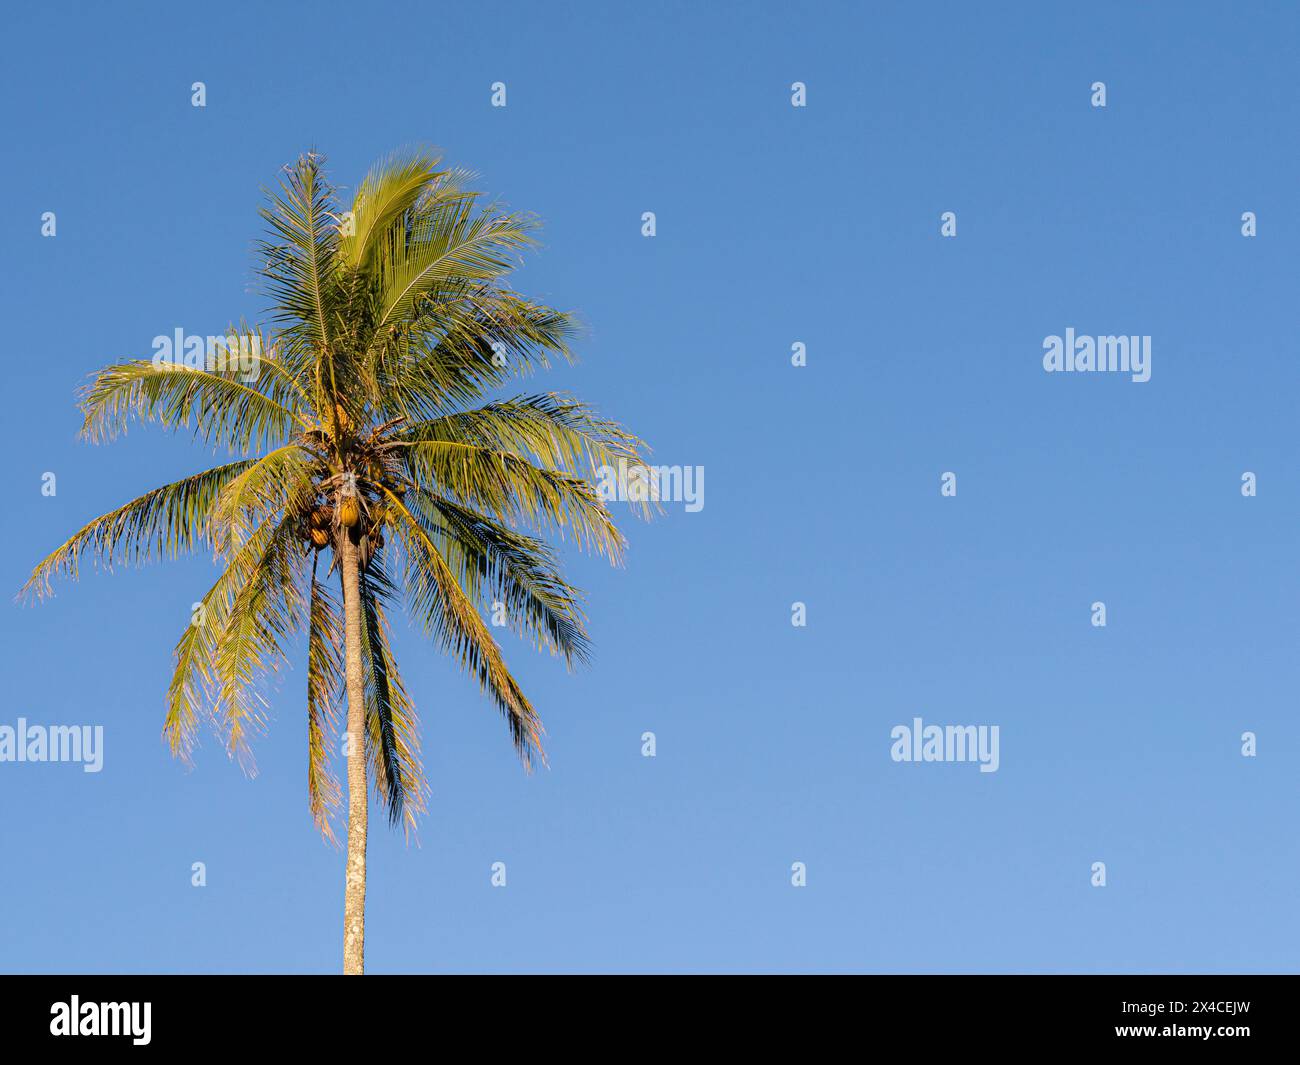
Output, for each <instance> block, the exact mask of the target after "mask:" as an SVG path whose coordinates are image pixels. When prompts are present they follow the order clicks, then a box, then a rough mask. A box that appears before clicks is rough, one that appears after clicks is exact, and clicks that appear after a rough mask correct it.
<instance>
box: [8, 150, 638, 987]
mask: <svg viewBox="0 0 1300 1065" xmlns="http://www.w3.org/2000/svg"><path fill="white" fill-rule="evenodd" d="M465 184H466V177H465V175H463V174H461V173H458V172H455V171H451V170H447V169H440V168H439V162H438V160H437V159H436V158H435V157H433V156H431V155H428V154H425V153H414V154H409V155H403V156H399V157H394V158H391V159H388V160H385V161H384V162H382V163H381V164H379V165H378V166H376V167H375V168H374V169H373V170H372V171H371V173H370V174H369V175H368V176H367V178H366V179H365V181H364V182H363V183H362V184H361V186H360V188H359V189H358V191H357V193H356V196H355V198H354V200H353V202H352V204H351V207H350V209H349V210H348V211H343V210H342V209H341V204H340V202H339V200H338V197H337V194H336V191H335V189H334V188H333V187H331V185H330V184H329V182H328V180H327V179H326V176H325V174H324V172H323V169H322V162H321V159H320V158H319V157H318V156H316V155H306V156H304V157H302V158H300V159H299V160H298V161H297V162H296V163H295V164H293V165H291V166H289V167H287V168H286V171H285V174H284V177H283V179H282V181H281V183H280V186H279V188H278V189H275V190H273V191H271V192H268V194H267V198H268V203H267V206H266V207H265V208H264V209H263V211H262V214H263V217H264V218H265V220H266V222H267V224H268V227H269V235H268V239H267V240H266V241H264V242H263V243H262V244H261V245H260V252H259V272H260V275H261V277H262V278H263V279H264V281H265V283H266V285H265V287H266V288H267V290H268V292H269V295H270V296H271V298H272V307H271V308H270V312H269V317H268V319H267V324H266V325H265V327H252V326H249V325H246V324H245V325H241V326H239V327H237V328H236V329H233V330H232V334H234V335H235V336H237V337H238V338H239V339H240V341H241V343H242V344H243V346H242V347H241V357H240V359H239V360H238V364H237V365H236V364H235V360H233V359H232V360H231V361H230V363H229V364H226V365H215V366H214V365H211V362H212V360H208V364H205V365H201V366H193V365H184V364H180V363H171V364H168V363H166V362H162V363H160V362H158V361H157V360H150V359H140V360H134V361H128V362H121V363H118V364H116V365H112V366H109V367H107V368H106V369H104V370H102V371H100V372H99V373H98V374H97V375H96V376H95V378H94V379H93V381H92V383H91V384H90V385H89V386H88V388H87V389H86V392H85V394H84V396H83V403H82V408H83V411H84V413H85V424H84V429H83V433H84V435H85V436H87V437H88V438H89V439H91V440H92V441H101V440H106V439H110V438H112V437H114V436H115V435H117V434H118V433H120V432H121V431H122V430H123V429H124V428H125V426H126V424H127V422H128V421H129V420H130V418H131V417H133V416H134V417H139V418H143V419H147V420H153V421H157V422H159V423H161V424H162V425H163V426H165V427H168V428H176V429H181V428H192V429H193V431H194V433H195V434H196V436H197V437H198V438H199V439H200V440H202V441H204V442H206V443H209V444H212V445H214V446H218V447H220V446H224V447H225V448H227V449H228V450H229V451H230V452H232V454H233V455H235V456H238V457H237V458H235V459H234V461H230V462H227V463H225V464H224V465H220V466H217V467H215V468H214V469H210V470H206V471H204V472H202V473H196V474H194V475H193V476H190V477H186V478H184V479H183V480H180V481H177V482H176V483H174V484H169V485H165V486H163V487H161V488H156V489H154V490H153V491H151V492H146V493H145V494H144V495H142V496H140V497H139V498H138V499H134V500H132V501H131V502H129V503H126V504H125V505H123V506H121V507H119V508H118V509H116V510H114V511H112V512H110V513H108V514H105V515H104V516H102V517H100V518H97V519H96V520H94V521H92V522H90V523H89V524H88V525H86V526H85V527H84V528H82V529H81V530H79V531H78V532H77V533H75V534H74V535H73V536H72V537H71V538H70V539H69V540H68V541H67V542H66V543H65V544H63V545H62V546H61V547H59V548H58V550H56V551H54V552H53V553H52V554H51V555H50V556H49V557H47V558H46V559H45V560H44V561H42V562H41V563H40V564H39V565H38V566H37V567H36V569H35V571H34V572H33V573H32V576H31V578H30V580H29V581H28V583H27V585H26V587H25V588H24V592H25V593H29V594H33V595H36V596H42V595H45V594H47V593H48V592H49V590H50V584H49V582H50V578H51V577H52V576H54V575H56V574H64V575H68V576H71V577H74V578H75V577H76V576H77V573H78V568H79V566H80V564H81V562H82V560H83V558H85V557H88V556H90V557H94V558H95V559H97V560H99V561H101V562H105V563H107V564H109V565H111V564H112V563H113V562H115V561H130V562H142V561H145V560H148V559H150V558H153V557H156V556H174V555H175V554H177V553H179V552H182V551H186V550H190V549H195V548H200V547H203V548H210V549H211V550H212V551H213V552H214V554H215V556H216V558H217V560H218V561H219V562H220V563H221V564H222V572H221V575H220V577H219V578H218V579H217V581H216V583H215V584H214V585H213V586H212V588H211V589H210V590H209V591H208V592H207V593H206V594H205V595H204V596H203V599H202V603H201V607H200V608H199V609H198V610H197V611H196V614H195V619H194V624H192V625H191V626H190V627H188V628H187V629H186V631H185V633H184V635H183V636H182V637H181V639H180V642H179V643H178V644H177V646H176V668H175V673H174V676H173V677H172V680H171V684H170V686H169V687H168V690H167V711H166V719H165V724H164V730H163V731H164V736H165V738H166V740H167V742H168V744H169V745H170V748H171V750H172V752H173V753H174V754H177V755H179V756H181V757H184V758H186V759H188V758H189V757H190V754H191V751H192V748H193V745H194V742H195V738H196V731H197V726H198V722H199V720H200V719H201V718H210V719H211V720H212V721H213V723H214V724H215V725H216V727H217V729H218V730H219V733H220V734H221V735H222V737H223V739H224V742H225V744H226V746H227V749H228V751H229V752H230V754H231V755H232V756H235V757H238V758H239V759H240V761H241V764H243V765H244V766H245V768H246V769H250V770H251V765H252V764H251V758H250V755H249V751H248V741H249V738H250V733H251V732H252V731H254V730H255V729H256V728H257V727H258V726H259V725H260V724H261V723H262V721H263V719H264V712H265V709H266V702H265V696H264V695H263V694H262V693H261V690H260V685H259V680H260V679H261V677H262V676H263V675H264V674H265V673H267V672H268V671H274V670H276V669H278V667H279V666H280V664H281V663H283V662H284V661H285V660H286V657H287V655H288V654H289V653H290V651H291V649H292V647H293V646H294V645H295V641H296V638H297V637H298V636H299V635H301V634H304V633H305V635H306V657H307V731H308V795H309V804H310V808H311V812H312V814H313V816H314V817H315V819H316V821H317V823H318V825H319V826H320V828H321V830H322V831H323V832H324V833H325V834H326V835H327V836H329V837H330V838H333V830H332V828H331V824H330V814H331V811H332V810H334V809H335V808H336V807H337V804H338V801H339V795H340V793H339V785H338V782H337V778H336V777H335V776H334V774H333V772H332V770H331V759H330V751H331V750H332V748H333V738H332V737H333V734H334V732H335V731H336V730H337V725H338V722H337V714H336V709H335V708H336V707H337V706H339V705H340V703H341V700H342V698H343V697H344V696H346V697H347V699H348V715H349V727H348V735H349V737H350V738H351V739H352V740H356V739H357V735H358V734H360V736H361V737H362V739H361V740H360V741H359V742H360V743H362V744H363V746H364V766H365V770H364V775H363V776H362V777H361V780H360V787H361V798H360V802H361V804H362V805H361V809H360V813H359V817H360V820H361V833H362V834H361V837H360V847H361V850H362V864H363V865H364V820H365V809H364V806H365V802H366V798H365V794H366V777H367V776H368V778H369V780H370V781H371V783H372V785H373V787H374V789H375V793H376V795H377V797H378V799H379V800H380V801H381V802H382V803H383V804H384V806H385V807H386V809H387V812H388V815H389V818H390V820H391V821H392V822H393V823H395V824H396V823H399V822H402V821H405V822H406V823H407V824H408V825H409V824H412V823H414V820H415V818H416V815H417V814H418V813H419V812H420V811H421V810H422V809H423V807H424V803H425V793H426V788H425V784H424V779H423V775H422V771H421V768H420V763H419V751H418V740H417V732H416V720H415V713H414V708H413V706H412V702H411V699H410V697H409V695H408V693H407V689H406V687H405V685H404V684H403V682H402V679H401V675H400V673H399V671H398V666H397V662H396V660H395V659H394V656H393V651H392V644H391V642H390V630H389V621H388V615H389V613H390V611H392V610H394V609H396V608H398V607H400V606H403V605H404V606H405V608H406V609H407V610H408V611H409V612H410V613H411V615H413V617H414V618H415V619H416V620H417V621H418V622H419V623H420V625H421V626H422V628H423V629H424V630H425V631H426V632H427V633H428V634H429V635H430V636H431V637H432V638H433V639H434V640H435V641H436V642H437V643H438V644H439V645H440V646H441V647H442V648H443V649H444V650H445V651H446V652H448V653H449V654H451V655H452V656H453V657H454V658H455V659H456V660H457V661H458V662H459V663H460V664H461V665H462V666H463V668H464V669H465V670H466V671H468V672H469V673H471V674H472V675H473V676H474V677H476V678H477V680H478V682H479V684H480V685H481V686H482V688H483V689H484V690H485V691H486V692H487V693H488V695H489V696H490V698H491V700H492V701H493V702H494V703H495V705H496V706H497V707H498V708H499V709H500V710H501V712H502V713H503V715H504V717H505V719H506V721H507V723H508V725H509V730H510V735H511V739H512V740H513V743H514V746H515V748H516V750H517V751H518V752H519V755H520V756H521V757H522V759H523V760H524V762H525V764H528V762H529V760H530V759H531V758H534V757H537V756H540V755H541V734H542V726H541V722H540V720H539V718H538V715H537V713H536V711H535V710H534V708H533V706H532V704H531V703H530V702H529V700H528V699H527V697H526V696H525V695H524V693H523V692H522V691H521V690H520V687H519V685H518V684H517V683H516V681H515V679H514V678H513V677H512V676H511V673H510V671H509V670H508V669H507V667H506V663H505V661H504V659H503V657H502V652H501V649H500V647H499V646H498V644H497V643H496V641H495V640H494V639H493V637H492V635H491V633H490V631H489V628H488V626H487V625H486V624H485V621H484V618H483V616H482V613H481V608H482V606H483V604H484V603H487V602H494V603H499V604H503V605H504V608H505V614H506V618H507V619H508V621H509V624H510V626H511V628H513V629H514V630H515V631H516V632H517V633H519V634H521V635H523V636H525V637H527V638H529V639H530V640H532V641H533V642H535V644H536V645H537V646H538V647H539V648H544V649H546V650H548V651H550V652H551V653H553V654H558V655H560V656H562V657H563V658H564V660H565V661H566V663H568V664H570V665H571V664H572V663H574V662H575V661H576V660H581V659H583V658H584V657H585V656H586V653H587V635H586V631H585V625H584V619H583V615H582V612H581V609H580V599H581V596H580V593H579V592H578V591H577V590H576V589H575V588H573V587H572V586H570V585H569V584H568V583H566V581H565V580H564V578H563V576H562V575H561V573H560V571H559V568H558V565H557V559H556V556H555V554H554V552H553V551H552V550H551V548H550V547H549V546H548V545H547V544H546V543H545V542H544V541H543V540H541V539H539V538H538V536H539V535H545V534H547V533H548V532H558V533H561V534H563V533H566V532H567V533H569V534H570V535H571V536H573V537H574V538H575V539H576V541H577V543H578V544H579V545H581V546H583V547H586V548H588V549H592V550H594V551H596V552H598V553H600V554H603V555H605V556H607V557H608V558H609V559H610V560H611V561H617V560H618V559H619V558H620V556H621V553H622V550H623V546H624V541H623V538H622V536H621V534H620V533H619V531H618V529H617V527H616V526H615V524H614V522H613V520H612V518H611V515H610V514H609V512H608V510H607V509H606V507H605V505H604V503H603V502H602V500H601V499H600V498H599V495H598V493H597V492H596V490H595V489H594V488H593V486H592V484H591V483H590V480H589V479H588V476H587V475H588V474H589V473H590V471H591V469H592V468H594V467H596V466H600V465H606V464H611V463H616V462H617V461H618V460H619V459H620V458H622V459H626V460H629V461H636V460H637V457H638V454H639V451H640V448H641V445H640V442H639V441H638V440H637V439H636V438H635V437H633V436H632V435H631V434H629V433H628V432H626V431H625V430H623V429H622V428H620V427H619V426H618V425H616V424H614V423H613V422H609V421H605V420H602V419H600V418H598V417H597V416H596V415H595V414H594V413H593V412H592V410H591V409H590V408H588V407H587V406H585V405H584V404H582V403H580V402H577V401H575V400H573V399H571V398H568V397H565V396H561V395H557V394H554V393H547V394H535V395H522V396H516V397H513V398H505V399H495V400H490V399H489V393H490V392H492V391H493V390H494V389H497V388H499V386H501V385H503V384H505V383H506V382H507V381H508V380H510V379H511V378H513V377H515V376H519V375H525V374H528V373H529V372H531V371H532V370H534V369H536V368H539V367H546V366H547V365H548V362H549V359H550V358H551V357H560V358H564V359H567V358H569V357H570V352H569V347H568V343H569V340H570V339H571V337H572V334H573V332H574V321H573V319H572V318H571V316H570V315H568V314H566V313H564V312H561V311H558V310H555V309H553V308H550V307H547V306H543V305H541V304H539V303H536V302H534V301H532V300H529V299H527V298H525V297H524V296H522V295H520V294H518V293H517V292H515V291H513V290H512V289H511V288H510V287H509V286H508V285H507V283H506V278H507V275H508V274H509V272H510V271H511V269H512V268H513V266H514V265H515V263H516V261H517V259H518V256H519V254H520V253H522V252H523V251H524V250H525V249H526V248H528V247H529V246H530V245H531V244H532V243H533V232H534V230H535V224H534V223H533V222H532V221H531V220H530V219H528V218H526V217H524V216H521V215H518V214H515V213H511V212H508V211H506V210H504V209H502V208H501V207H499V206H498V205H496V204H483V203H481V201H480V200H479V198H478V196H477V194H474V193H471V192H468V191H466V187H465ZM525 530H526V531H525ZM326 551H328V552H329V558H328V560H327V559H325V558H323V557H322V556H324V555H325V553H326ZM326 561H328V569H327V568H326V566H325V562H326ZM335 569H337V570H338V571H339V585H340V592H341V595H338V596H336V595H335V594H334V592H333V590H332V589H331V586H330V581H329V579H328V578H329V577H330V575H331V573H332V572H333V571H334V570H335ZM498 609H499V608H498ZM351 762H356V759H352V760H351ZM353 768H354V767H353V765H352V764H351V763H350V764H349V770H350V774H349V783H350V791H351V792H352V802H353V808H352V818H353V820H354V821H355V820H356V819H357V817H358V811H357V809H356V806H355V803H356V801H357V800H356V794H355V783H356V782H355V781H353V780H352V779H351V771H352V770H353ZM356 768H357V769H358V770H359V769H360V766H359V765H358V766H357V767H356ZM353 828H354V829H355V825H354V826H353ZM349 842H350V851H349V854H350V856H351V844H352V842H353V841H352V840H351V839H350V841H349ZM350 860H351V859H350ZM350 875H351V874H350ZM363 897H364V889H363ZM358 950H359V947H358ZM359 964H360V963H359V955H358V960H357V965H358V968H357V970H356V971H359Z"/></svg>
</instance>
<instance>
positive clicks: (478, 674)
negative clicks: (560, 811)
mask: <svg viewBox="0 0 1300 1065" xmlns="http://www.w3.org/2000/svg"><path fill="white" fill-rule="evenodd" d="M385 494H386V496H387V499H388V506H389V507H390V508H391V510H392V513H393V516H394V517H393V525H394V530H395V532H396V534H397V536H398V537H399V539H400V541H401V544H402V547H403V550H404V553H405V556H406V557H405V562H406V567H405V577H406V581H405V584H406V596H407V605H408V608H409V609H410V610H411V611H412V612H413V613H414V614H415V615H416V617H417V618H418V620H419V621H420V622H421V623H422V624H423V626H424V628H425V631H426V632H428V633H429V634H430V635H431V636H432V637H434V639H436V640H437V641H438V642H439V643H440V644H441V645H442V646H443V648H444V649H445V650H446V651H447V652H448V653H449V654H451V655H452V656H453V657H454V658H455V659H456V660H457V661H458V662H459V664H460V665H461V667H462V668H463V669H465V670H466V671H467V672H468V673H470V674H471V675H472V676H474V677H475V678H476V679H477V680H478V682H479V686H480V687H481V688H482V689H483V690H484V691H485V692H487V693H488V694H489V695H490V696H491V698H492V700H493V701H494V702H495V703H496V705H497V707H498V709H500V710H501V712H502V714H503V716H504V717H505V719H506V723H507V725H508V726H509V729H510V738H511V740H512V741H513V742H514V745H515V750H516V752H517V753H518V754H519V757H520V759H521V760H522V761H523V763H524V765H525V766H526V767H528V766H531V762H532V757H533V755H534V754H536V755H537V756H539V757H540V758H541V759H542V761H543V762H545V754H544V752H543V751H542V731H543V730H542V722H541V719H540V718H539V717H538V716H537V712H536V711H535V710H534V709H533V706H532V704H531V703H530V702H529V701H528V699H527V697H526V696H525V695H524V693H523V691H522V690H521V689H520V687H519V684H518V683H517V682H516V681H515V678H514V677H513V676H512V675H511V673H510V670H509V669H508V668H507V667H506V663H505V659H504V658H503V657H502V654H501V648H500V647H499V646H498V645H497V642H496V640H494V639H493V638H492V634H491V633H490V632H489V631H488V628H487V625H485V624H484V622H483V618H482V617H481V616H480V614H479V612H478V609H477V608H476V607H475V605H474V603H473V602H471V601H470V599H469V597H468V596H466V594H465V592H464V590H463V589H462V588H461V587H460V585H459V584H458V583H457V582H456V577H455V574H454V573H453V572H452V570H451V567H450V566H448V565H447V561H446V559H444V558H443V557H442V555H441V553H440V552H439V551H438V548H437V545H436V544H435V543H434V541H433V538H432V537H431V536H430V534H429V532H428V530H427V529H425V528H424V527H423V526H422V525H421V524H420V523H419V521H418V520H416V518H415V516H414V515H413V514H412V513H411V512H410V510H408V509H407V507H406V505H405V504H404V503H403V502H402V501H401V499H399V498H398V497H397V496H396V495H394V494H393V493H391V492H386V493H385Z"/></svg>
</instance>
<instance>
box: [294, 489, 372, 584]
mask: <svg viewBox="0 0 1300 1065" xmlns="http://www.w3.org/2000/svg"><path fill="white" fill-rule="evenodd" d="M338 523H339V524H340V525H341V526H343V528H345V529H346V530H348V535H349V537H350V538H351V540H352V542H353V543H355V544H356V545H357V547H358V549H359V551H360V555H361V565H362V567H363V568H364V567H366V566H368V565H370V560H371V558H373V557H374V554H375V552H376V551H378V550H379V549H380V548H381V547H383V546H384V532H383V523H384V507H383V504H382V503H373V504H371V506H370V513H369V515H368V520H367V521H365V522H364V523H363V522H362V520H361V504H360V501H359V500H358V499H357V497H356V496H355V495H346V496H344V497H343V498H342V499H341V500H339V506H338ZM333 525H334V508H333V507H332V506H330V505H329V504H328V503H323V504H320V505H318V506H315V507H313V508H312V509H311V511H310V513H309V514H308V516H307V538H308V539H309V540H310V541H311V545H312V546H313V547H314V548H315V549H316V550H317V551H321V550H324V549H325V548H326V547H328V546H329V544H330V543H331V541H332V540H333V532H332V529H333Z"/></svg>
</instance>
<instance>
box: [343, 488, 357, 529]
mask: <svg viewBox="0 0 1300 1065" xmlns="http://www.w3.org/2000/svg"><path fill="white" fill-rule="evenodd" d="M360 520H361V507H360V506H358V505H357V500H356V497H355V496H347V497H346V498H345V499H344V500H343V501H342V502H341V503H339V521H340V522H342V523H343V524H344V525H346V526H347V527H348V528H349V529H351V528H352V527H353V526H355V525H356V523H357V522H359V521H360Z"/></svg>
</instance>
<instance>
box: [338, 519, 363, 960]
mask: <svg viewBox="0 0 1300 1065" xmlns="http://www.w3.org/2000/svg"><path fill="white" fill-rule="evenodd" d="M339 571H340V573H341V574H342V578H343V621H344V639H345V648H344V652H345V655H344V673H345V676H346V678H347V691H348V729H347V731H348V747H347V751H348V860H347V879H346V882H345V886H344V892H343V972H344V973H345V974H347V975H356V976H360V975H361V974H362V973H363V972H364V971H365V953H366V835H367V829H368V824H367V822H368V818H369V809H368V807H367V802H366V744H365V728H366V681H365V671H364V670H363V668H362V665H361V626H362V615H361V579H360V572H361V571H360V558H359V553H358V549H357V545H356V544H354V543H353V542H352V540H351V538H350V537H349V536H348V530H347V529H341V530H340V536H339Z"/></svg>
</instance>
